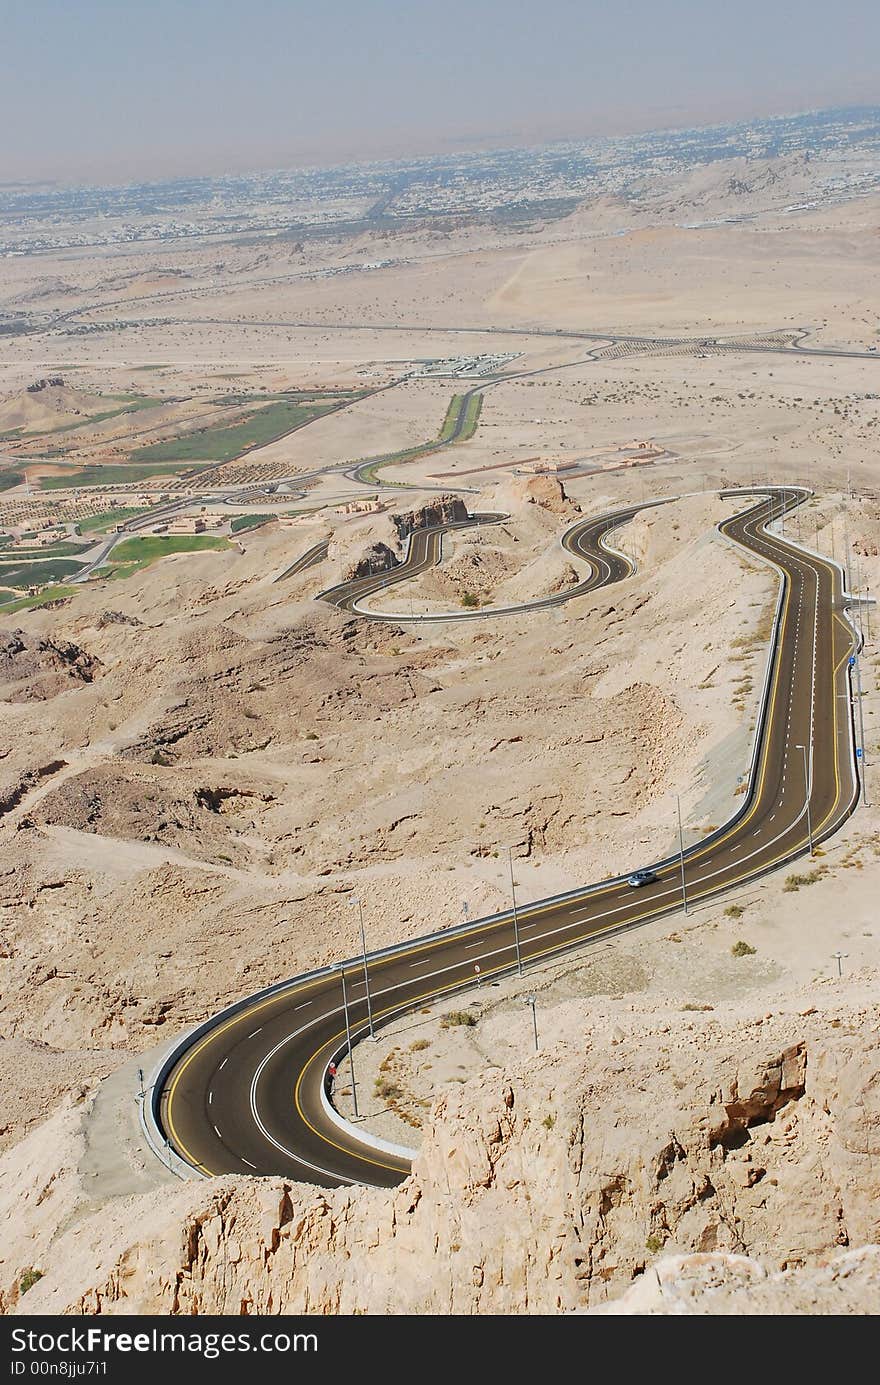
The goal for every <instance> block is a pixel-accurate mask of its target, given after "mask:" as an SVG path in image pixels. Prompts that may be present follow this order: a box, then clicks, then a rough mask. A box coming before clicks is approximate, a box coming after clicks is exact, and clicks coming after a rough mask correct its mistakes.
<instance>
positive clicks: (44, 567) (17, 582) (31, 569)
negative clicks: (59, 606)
mask: <svg viewBox="0 0 880 1385" xmlns="http://www.w3.org/2000/svg"><path fill="white" fill-rule="evenodd" d="M81 566H82V564H81V563H78V562H77V561H76V559H75V558H47V559H46V560H45V561H38V562H33V563H28V562H24V563H19V562H14V563H2V564H0V586H5V587H16V588H27V587H43V586H45V585H46V583H47V582H59V581H60V580H61V578H62V577H70V576H72V574H73V573H74V572H79V570H80V568H81Z"/></svg>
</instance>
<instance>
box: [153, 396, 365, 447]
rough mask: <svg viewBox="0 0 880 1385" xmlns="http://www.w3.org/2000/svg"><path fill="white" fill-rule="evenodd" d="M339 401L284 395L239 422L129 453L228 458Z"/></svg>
mask: <svg viewBox="0 0 880 1385" xmlns="http://www.w3.org/2000/svg"><path fill="white" fill-rule="evenodd" d="M339 402H340V401H339V400H338V398H336V397H333V398H330V399H322V400H320V401H312V402H311V403H309V404H301V403H299V401H298V400H296V399H291V398H290V397H289V396H285V397H283V398H282V399H279V400H276V401H275V402H274V403H270V404H268V405H266V407H265V408H260V409H258V410H257V411H256V412H255V413H253V414H251V415H250V416H249V417H248V418H245V419H243V420H242V421H241V422H240V423H230V424H218V425H217V427H214V428H200V429H198V431H197V432H195V433H187V434H185V435H184V436H183V437H179V438H175V439H173V440H172V441H170V442H154V443H150V444H149V445H148V446H147V447H139V448H138V449H137V450H136V451H135V452H133V453H132V454H131V455H132V459H133V460H136V461H138V462H147V461H151V462H165V461H172V460H173V461H175V462H177V463H180V462H199V461H201V462H231V461H234V460H235V458H236V457H240V456H241V455H242V454H243V453H244V452H249V451H250V450H251V449H253V448H255V447H265V446H266V445H267V444H268V443H270V442H276V441H277V440H278V439H279V438H283V437H284V436H285V434H286V433H290V432H292V431H293V429H294V428H300V427H302V425H303V424H304V423H310V422H311V421H312V419H314V418H319V417H320V416H321V414H325V413H327V412H328V411H329V410H330V409H333V408H335V407H336V406H337V404H338V403H339Z"/></svg>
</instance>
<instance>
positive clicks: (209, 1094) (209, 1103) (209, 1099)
mask: <svg viewBox="0 0 880 1385" xmlns="http://www.w3.org/2000/svg"><path fill="white" fill-rule="evenodd" d="M213 1101H214V1093H213V1092H209V1093H208V1105H209V1106H210V1105H211V1104H212V1103H213Z"/></svg>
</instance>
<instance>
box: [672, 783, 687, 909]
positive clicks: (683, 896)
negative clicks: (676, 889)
mask: <svg viewBox="0 0 880 1385" xmlns="http://www.w3.org/2000/svg"><path fill="white" fill-rule="evenodd" d="M675 806H676V809H677V810H678V859H679V862H680V864H681V902H682V904H683V905H684V911H685V913H687V911H688V897H687V886H686V884H685V879H684V833H683V831H682V827H681V799H680V798H679V796H678V794H676V795H675Z"/></svg>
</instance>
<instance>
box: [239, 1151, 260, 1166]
mask: <svg viewBox="0 0 880 1385" xmlns="http://www.w3.org/2000/svg"><path fill="white" fill-rule="evenodd" d="M239 1158H240V1159H241V1162H242V1163H243V1164H247V1166H248V1168H249V1169H255V1168H256V1167H257V1166H256V1164H252V1163H251V1161H250V1159H245V1157H244V1155H243V1154H240V1155H239Z"/></svg>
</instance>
